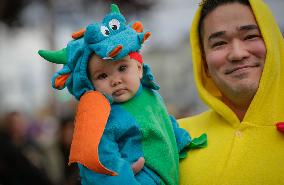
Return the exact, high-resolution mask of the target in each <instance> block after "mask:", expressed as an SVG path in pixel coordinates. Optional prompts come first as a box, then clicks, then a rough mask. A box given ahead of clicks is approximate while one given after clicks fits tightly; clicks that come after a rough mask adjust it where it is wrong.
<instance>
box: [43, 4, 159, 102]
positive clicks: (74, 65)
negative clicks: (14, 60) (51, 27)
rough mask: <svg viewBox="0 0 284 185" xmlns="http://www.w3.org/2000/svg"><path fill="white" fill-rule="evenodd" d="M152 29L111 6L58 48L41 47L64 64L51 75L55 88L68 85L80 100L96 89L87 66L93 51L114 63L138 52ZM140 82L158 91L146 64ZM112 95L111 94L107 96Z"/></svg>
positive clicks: (49, 56)
mask: <svg viewBox="0 0 284 185" xmlns="http://www.w3.org/2000/svg"><path fill="white" fill-rule="evenodd" d="M150 35H151V33H150V32H148V31H147V32H146V31H143V25H142V23H141V22H134V23H130V24H126V20H125V18H124V17H123V15H122V14H121V13H120V11H119V9H118V7H117V5H115V4H112V5H111V12H110V13H109V14H107V15H106V16H105V17H104V19H103V20H102V22H97V23H92V24H89V25H88V26H87V27H86V28H85V29H82V30H80V31H78V32H75V33H73V34H72V38H73V40H71V41H69V42H68V44H67V47H65V48H63V49H61V50H58V51H48V50H39V52H38V53H39V55H40V56H41V57H43V58H44V59H46V60H48V61H49V62H52V63H57V64H64V66H63V68H62V69H61V70H59V71H57V72H56V73H55V74H54V75H53V77H52V80H51V81H52V86H53V88H55V89H59V90H61V89H64V88H65V87H67V88H68V90H69V92H70V93H71V94H72V95H74V96H75V98H76V99H77V100H79V99H80V97H81V96H82V95H83V94H84V93H85V92H87V91H90V90H95V87H94V86H93V84H92V83H91V81H90V80H89V78H88V73H87V67H88V61H89V58H90V57H91V55H92V53H96V55H98V56H99V57H101V58H102V59H106V60H111V61H113V62H115V61H118V60H120V59H122V58H123V57H125V56H127V55H129V54H130V53H133V52H139V50H140V49H141V47H142V44H143V43H144V41H146V40H147V39H148V38H149V36H150ZM141 84H142V85H143V86H145V87H148V88H151V89H155V90H158V89H159V86H158V85H157V83H156V82H155V79H154V76H153V74H152V72H151V70H150V68H149V66H148V65H146V64H143V77H142V79H141ZM108 98H109V97H108Z"/></svg>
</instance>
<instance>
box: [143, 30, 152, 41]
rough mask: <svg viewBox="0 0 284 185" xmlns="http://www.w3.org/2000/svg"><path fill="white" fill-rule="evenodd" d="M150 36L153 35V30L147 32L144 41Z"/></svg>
mask: <svg viewBox="0 0 284 185" xmlns="http://www.w3.org/2000/svg"><path fill="white" fill-rule="evenodd" d="M150 36H151V32H147V33H145V35H144V40H143V43H144V42H145V41H146V40H147V39H148V38H149V37H150Z"/></svg>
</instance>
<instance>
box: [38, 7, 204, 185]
mask: <svg viewBox="0 0 284 185" xmlns="http://www.w3.org/2000/svg"><path fill="white" fill-rule="evenodd" d="M150 35H151V33H150V32H145V31H144V30H143V26H142V24H141V23H140V22H135V23H132V24H128V25H127V24H126V21H125V18H124V17H123V16H122V14H121V13H120V11H119V9H118V7H117V6H116V5H112V6H111V12H110V13H109V14H107V15H106V16H105V18H104V19H103V21H102V22H101V23H95V24H90V25H88V26H87V27H86V29H82V30H80V31H78V32H75V33H74V34H73V35H72V37H73V39H74V40H71V41H70V42H69V43H68V45H67V47H66V48H64V49H62V50H59V51H46V50H40V51H39V54H40V55H41V56H42V57H43V58H45V59H46V60H48V61H50V62H53V63H59V64H60V63H61V64H64V66H63V68H62V69H61V70H60V71H58V72H57V73H56V74H55V75H54V76H53V78H52V86H53V87H54V88H56V89H63V88H65V87H67V88H68V90H69V92H70V93H71V94H72V95H74V96H75V97H76V99H78V100H79V104H78V108H77V113H76V120H75V130H74V134H73V140H72V144H71V151H70V157H69V163H73V162H77V163H78V164H79V169H80V175H81V178H82V179H81V181H82V184H83V185H85V184H88V185H90V184H96V185H98V184H104V185H106V184H107V185H130V184H131V185H135V184H137V185H138V184H144V185H151V184H168V185H177V184H179V153H181V151H183V149H188V148H198V147H202V146H204V145H205V144H206V137H205V135H202V136H201V137H200V138H197V139H195V140H191V137H190V135H189V134H188V133H187V132H186V131H185V130H183V129H181V128H179V127H178V124H177V122H176V121H175V119H174V118H173V117H172V116H169V115H168V113H167V110H166V107H165V104H164V102H163V99H162V97H161V96H160V95H159V94H158V92H157V90H158V89H159V86H158V85H157V83H156V82H155V79H154V76H153V74H152V73H151V70H150V68H149V66H148V65H146V64H143V77H142V79H141V85H140V88H139V90H138V92H137V93H136V95H135V96H134V97H133V98H132V99H130V100H128V101H126V102H123V103H113V102H112V98H111V97H109V96H108V95H106V94H102V93H101V92H98V91H96V90H95V87H94V86H93V85H92V83H91V81H90V80H89V78H88V74H87V64H88V60H89V58H90V56H91V55H92V53H96V54H97V55H98V56H99V57H101V58H102V59H108V60H113V62H115V61H117V60H120V59H121V58H123V57H125V56H127V55H129V56H130V58H133V59H135V60H137V61H139V62H141V63H142V57H141V55H140V54H138V51H139V50H140V48H141V46H142V44H143V43H144V41H145V40H147V38H148V37H149V36H150ZM140 157H144V158H145V165H144V167H143V169H142V170H141V171H140V172H139V173H137V174H134V173H133V171H132V169H131V164H132V163H134V162H135V161H137V160H138V159H139V158H140Z"/></svg>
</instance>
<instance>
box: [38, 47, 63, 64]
mask: <svg viewBox="0 0 284 185" xmlns="http://www.w3.org/2000/svg"><path fill="white" fill-rule="evenodd" d="M38 54H39V55H40V56H41V57H42V58H44V59H45V60H47V61H49V62H52V63H55V64H67V49H66V48H63V49H61V50H58V51H49V50H39V51H38Z"/></svg>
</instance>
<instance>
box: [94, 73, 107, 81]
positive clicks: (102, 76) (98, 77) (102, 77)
mask: <svg viewBox="0 0 284 185" xmlns="http://www.w3.org/2000/svg"><path fill="white" fill-rule="evenodd" d="M106 78H107V74H105V73H102V74H99V75H98V76H97V78H96V79H97V80H103V79H106Z"/></svg>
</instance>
